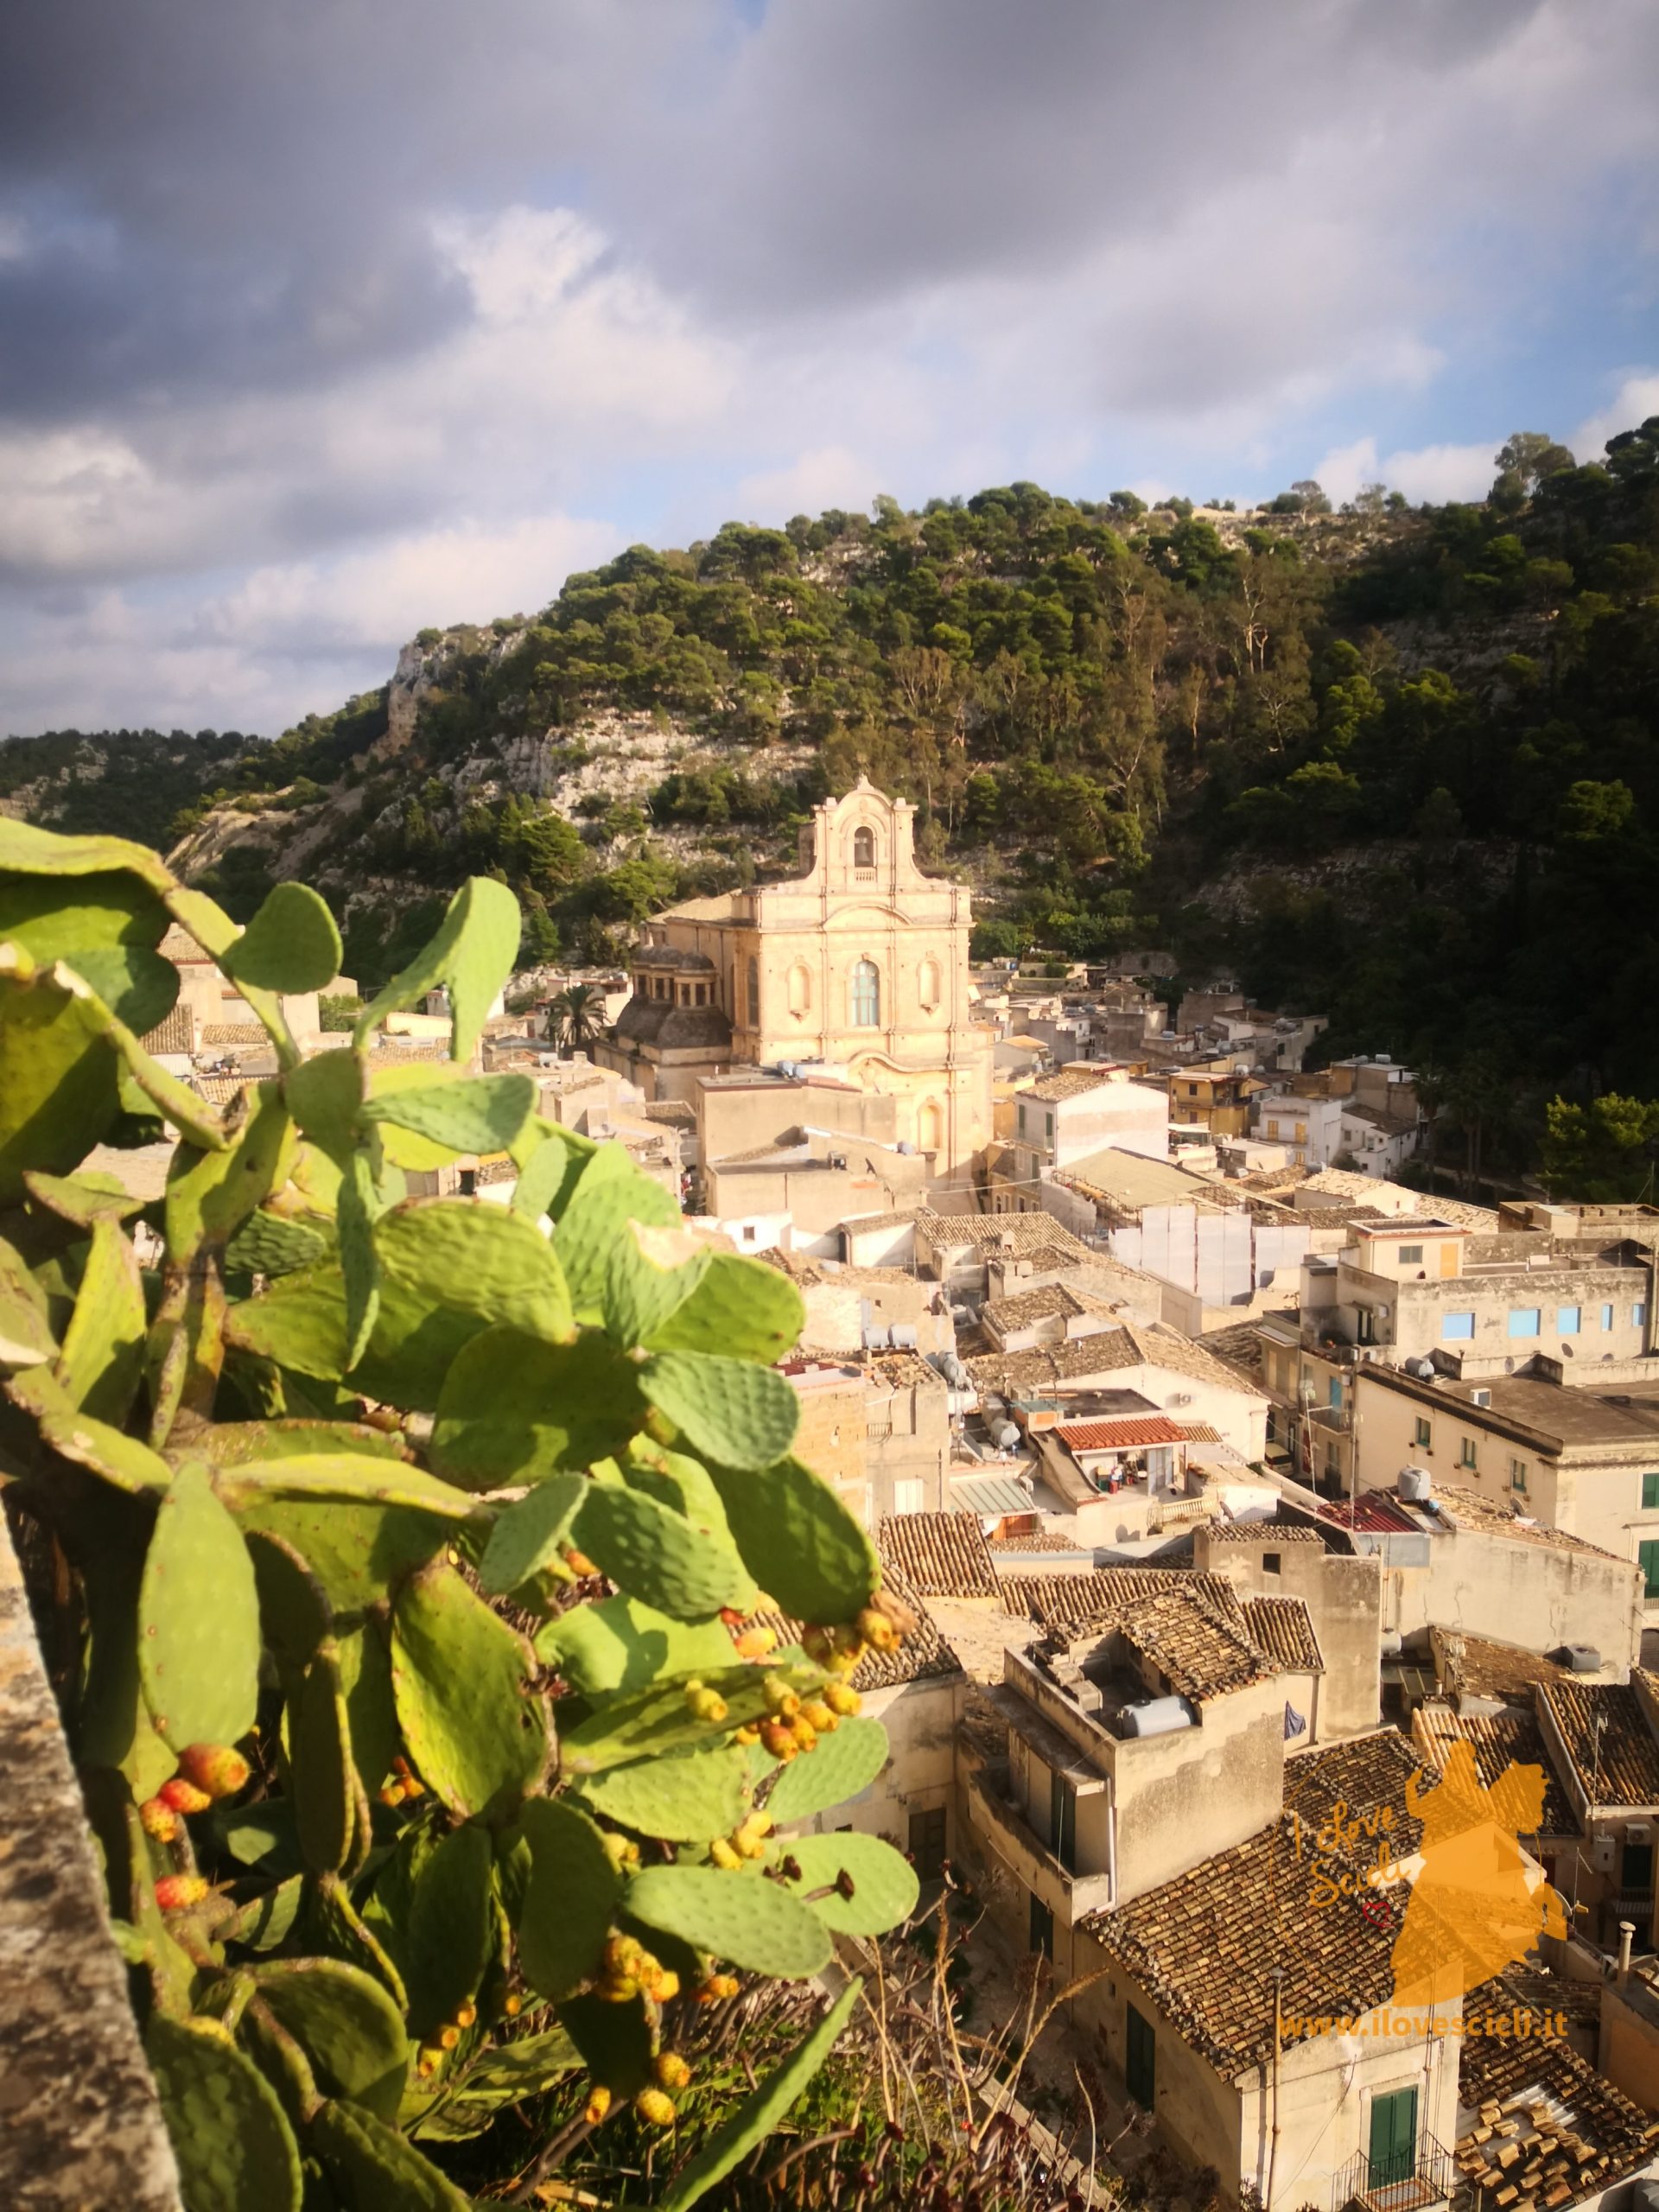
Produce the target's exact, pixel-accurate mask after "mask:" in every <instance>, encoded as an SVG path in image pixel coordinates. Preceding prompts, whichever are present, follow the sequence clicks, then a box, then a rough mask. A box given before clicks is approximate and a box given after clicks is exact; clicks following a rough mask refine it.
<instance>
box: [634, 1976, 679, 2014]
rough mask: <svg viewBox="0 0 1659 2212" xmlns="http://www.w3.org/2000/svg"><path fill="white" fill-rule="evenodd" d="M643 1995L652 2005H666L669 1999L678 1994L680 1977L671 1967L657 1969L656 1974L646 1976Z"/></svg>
mask: <svg viewBox="0 0 1659 2212" xmlns="http://www.w3.org/2000/svg"><path fill="white" fill-rule="evenodd" d="M643 1986H644V1988H645V1994H646V1996H647V1997H649V1998H650V1999H651V2001H652V2004H653V2005H666V2004H667V2003H668V2001H669V1999H671V1997H677V1996H678V1995H679V1993H680V1977H679V1976H678V1974H676V1973H675V1971H674V1969H673V1967H658V1969H657V1971H656V1973H655V1974H649V1975H647V1976H646V1978H645V1983H644V1985H643Z"/></svg>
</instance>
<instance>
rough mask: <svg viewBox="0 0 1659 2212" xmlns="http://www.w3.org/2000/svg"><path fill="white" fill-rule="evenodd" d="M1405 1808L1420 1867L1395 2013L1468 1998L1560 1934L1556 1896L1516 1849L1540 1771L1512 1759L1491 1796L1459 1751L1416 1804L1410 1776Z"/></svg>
mask: <svg viewBox="0 0 1659 2212" xmlns="http://www.w3.org/2000/svg"><path fill="white" fill-rule="evenodd" d="M1406 1803H1407V1805H1408V1808H1409V1809H1410V1810H1411V1812H1412V1813H1413V1814H1414V1815H1415V1816H1416V1818H1417V1819H1418V1820H1420V1821H1421V1822H1422V1824H1423V1833H1422V1840H1421V1842H1420V1843H1419V1845H1418V1847H1417V1848H1418V1853H1419V1856H1420V1857H1421V1862H1422V1863H1421V1871H1420V1872H1419V1873H1418V1876H1417V1878H1416V1880H1415V1882H1414V1884H1413V1885H1412V1889H1411V1897H1410V1901H1409V1903H1408V1904H1407V1906H1406V1916H1405V1919H1404V1922H1403V1923H1402V1926H1401V1929H1400V1933H1399V1935H1398V1936H1396V1937H1395V1945H1394V1955H1393V1964H1394V2002H1395V2005H1396V2006H1399V2007H1402V2008H1408V2009H1411V2010H1417V2009H1419V2008H1424V2007H1427V2006H1431V2005H1442V2004H1446V2003H1447V2002H1448V2001H1450V2000H1452V1999H1455V1998H1459V1997H1463V1996H1465V1995H1466V1994H1467V1993H1468V1992H1469V1991H1470V1990H1471V1989H1474V1988H1477V1987H1478V1986H1479V1985H1480V1983H1482V1982H1483V1981H1488V1980H1491V1977H1492V1975H1494V1974H1501V1973H1502V1972H1503V1968H1504V1967H1507V1966H1513V1965H1514V1964H1515V1963H1516V1961H1518V1960H1521V1959H1523V1958H1525V1956H1526V1955H1527V1954H1528V1952H1529V1951H1530V1950H1531V1949H1532V1948H1533V1946H1534V1944H1535V1942H1537V1940H1538V1938H1539V1936H1541V1935H1548V1936H1565V1935H1566V1933H1567V1918H1566V1915H1565V1913H1564V1911H1563V1910H1562V1907H1561V1901H1560V1897H1557V1895H1556V1894H1555V1892H1554V1890H1553V1889H1551V1888H1550V1886H1549V1885H1548V1883H1546V1882H1540V1881H1539V1880H1538V1878H1537V1875H1536V1873H1535V1872H1534V1871H1532V1870H1529V1866H1528V1864H1527V1861H1526V1859H1525V1858H1524V1856H1523V1855H1522V1850H1521V1846H1520V1844H1519V1842H1518V1841H1517V1840H1516V1839H1517V1837H1519V1836H1522V1835H1532V1834H1536V1832H1537V1828H1538V1823H1539V1821H1541V1819H1542V1818H1543V1810H1544V1772H1543V1769H1542V1768H1541V1767H1537V1766H1519V1765H1516V1764H1515V1762H1514V1761H1513V1760H1512V1761H1511V1762H1510V1764H1509V1766H1508V1767H1506V1768H1505V1770H1504V1771H1503V1773H1502V1774H1501V1775H1500V1776H1499V1777H1498V1778H1497V1781H1496V1782H1495V1783H1493V1784H1492V1786H1491V1789H1488V1788H1487V1787H1486V1785H1485V1784H1484V1783H1483V1782H1482V1780H1481V1778H1480V1774H1479V1770H1478V1768H1477V1766H1476V1764H1475V1754H1474V1749H1473V1746H1472V1745H1469V1744H1467V1743H1457V1744H1454V1745H1452V1749H1451V1751H1450V1752H1449V1754H1448V1755H1447V1758H1446V1766H1445V1770H1444V1771H1443V1772H1442V1774H1441V1777H1440V1782H1439V1784H1438V1785H1437V1787H1436V1788H1434V1789H1431V1790H1429V1791H1428V1792H1427V1794H1426V1795H1425V1796H1419V1795H1418V1793H1417V1777H1415V1776H1414V1777H1412V1779H1411V1780H1410V1781H1408V1783H1407V1784H1406Z"/></svg>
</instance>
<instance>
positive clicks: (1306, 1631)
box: [1239, 1598, 1325, 1675]
mask: <svg viewBox="0 0 1659 2212" xmlns="http://www.w3.org/2000/svg"><path fill="white" fill-rule="evenodd" d="M1239 1603H1240V1605H1241V1606H1242V1607H1243V1613H1244V1626H1245V1629H1246V1630H1247V1631H1248V1633H1249V1639H1250V1642H1251V1643H1253V1644H1255V1647H1256V1649H1257V1650H1259V1651H1265V1652H1266V1653H1267V1655H1268V1658H1269V1659H1276V1660H1277V1661H1278V1662H1279V1664H1280V1665H1281V1667H1286V1668H1288V1669H1290V1671H1291V1672H1292V1673H1293V1674H1298V1675H1322V1674H1323V1673H1324V1672H1325V1654H1324V1653H1323V1652H1322V1651H1321V1650H1320V1649H1319V1637H1317V1635H1315V1633H1314V1630H1313V1615H1312V1614H1311V1613H1310V1612H1309V1611H1308V1610H1307V1605H1306V1601H1305V1600H1304V1599H1300V1598H1241V1599H1240V1600H1239Z"/></svg>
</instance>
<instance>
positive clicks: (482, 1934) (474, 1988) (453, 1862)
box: [409, 1823, 495, 2036]
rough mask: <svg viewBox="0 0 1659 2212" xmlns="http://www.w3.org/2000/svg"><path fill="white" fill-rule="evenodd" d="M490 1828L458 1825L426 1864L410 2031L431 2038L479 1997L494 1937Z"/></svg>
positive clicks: (416, 1922)
mask: <svg viewBox="0 0 1659 2212" xmlns="http://www.w3.org/2000/svg"><path fill="white" fill-rule="evenodd" d="M494 1863H495V1853H494V1851H493V1847H492V1845H491V1842H490V1838H489V1835H488V1834H487V1832H486V1830H485V1829H483V1828H480V1827H474V1826H473V1825H471V1824H470V1823H468V1824H467V1826H466V1827H459V1828H455V1829H454V1830H453V1831H452V1832H451V1833H450V1834H448V1835H447V1836H445V1837H444V1838H443V1839H442V1841H441V1842H440V1843H439V1845H438V1847H437V1848H436V1850H435V1851H434V1852H433V1853H432V1854H431V1855H430V1857H429V1859H427V1860H426V1861H425V1863H424V1865H423V1866H422V1868H421V1871H420V1873H419V1875H418V1877H417V1878H416V1883H415V1893H414V1897H413V1898H412V1899H411V1901H410V1916H409V1982H410V1989H409V1994H410V2020H409V2024H410V2032H411V2034H414V2035H417V2036H427V2035H429V2034H431V2032H432V2031H433V2030H434V2029H435V2028H438V2027H441V2026H442V2024H443V2023H444V2022H445V2021H446V2020H451V2019H453V2018H454V2016H455V2012H456V2010H457V2008H458V2007H459V2006H461V2005H463V2004H465V2003H466V2002H467V2000H468V1999H472V1998H475V1997H476V1996H477V1994H478V1993H479V1988H480V1985H481V1983H482V1981H483V1979H484V1969H485V1967H486V1964H487V1962H488V1960H489V1955H490V1945H491V1941H492V1938H493V1935H494V1926H493V1921H494V1915H493V1911H492V1910H491V1897H490V1875H491V1871H492V1869H493V1866H494Z"/></svg>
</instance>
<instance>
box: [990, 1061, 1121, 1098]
mask: <svg viewBox="0 0 1659 2212" xmlns="http://www.w3.org/2000/svg"><path fill="white" fill-rule="evenodd" d="M1115 1078H1116V1086H1117V1088H1118V1089H1120V1090H1121V1089H1122V1088H1123V1083H1122V1074H1121V1071H1117V1070H1114V1069H1112V1068H1109V1067H1108V1066H1106V1065H1104V1064H1102V1065H1100V1066H1099V1067H1086V1068H1057V1069H1056V1070H1055V1071H1054V1073H1053V1074H1052V1075H1046V1076H1042V1077H1039V1079H1038V1080H1037V1081H1036V1082H1035V1083H1027V1084H1021V1085H1020V1089H1019V1090H1017V1091H1016V1092H1015V1094H1014V1096H1016V1097H1018V1098H1039V1099H1041V1100H1042V1102H1043V1103H1044V1104H1045V1105H1047V1106H1054V1105H1058V1104H1059V1103H1061V1102H1062V1101H1063V1100H1065V1099H1067V1098H1081V1097H1082V1096H1083V1094H1084V1091H1086V1090H1104V1089H1105V1088H1106V1086H1107V1084H1110V1083H1112V1082H1113V1081H1114V1079H1115Z"/></svg>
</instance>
